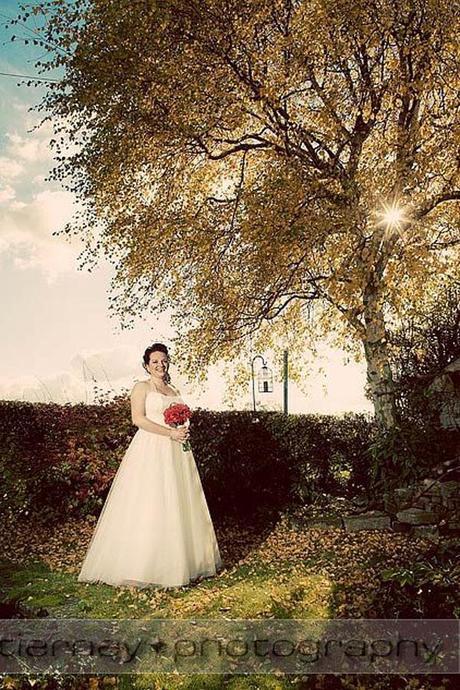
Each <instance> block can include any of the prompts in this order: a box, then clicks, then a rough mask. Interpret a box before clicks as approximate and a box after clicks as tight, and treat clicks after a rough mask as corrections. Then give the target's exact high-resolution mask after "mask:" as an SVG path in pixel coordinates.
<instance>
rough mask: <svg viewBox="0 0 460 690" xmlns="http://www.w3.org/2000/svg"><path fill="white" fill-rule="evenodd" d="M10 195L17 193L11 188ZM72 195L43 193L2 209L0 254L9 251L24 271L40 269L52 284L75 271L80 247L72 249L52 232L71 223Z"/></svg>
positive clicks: (16, 263)
mask: <svg viewBox="0 0 460 690" xmlns="http://www.w3.org/2000/svg"><path fill="white" fill-rule="evenodd" d="M9 189H10V192H9V196H10V198H11V195H12V194H13V193H14V190H12V188H9ZM73 210H74V204H73V196H72V195H71V194H70V193H68V192H64V191H51V190H47V191H43V192H38V193H36V194H34V195H33V196H32V199H31V200H30V201H29V202H28V203H26V202H23V201H17V200H13V201H12V203H10V204H9V205H4V206H3V208H2V209H1V210H0V252H2V251H7V250H8V251H9V252H10V253H11V254H12V255H13V257H14V258H13V261H14V265H15V266H16V267H18V268H20V269H22V270H25V269H28V268H32V267H39V268H41V269H42V270H43V271H44V273H45V274H46V276H47V280H48V282H53V281H54V280H55V279H56V278H57V276H58V275H60V274H61V273H63V272H67V271H72V270H75V268H76V263H77V257H78V253H79V250H80V249H81V247H76V246H75V245H74V246H72V245H71V244H69V243H68V242H65V240H64V239H63V238H62V237H53V236H52V232H53V231H55V230H58V229H60V228H62V227H63V226H64V225H65V223H66V222H67V221H68V220H70V218H71V216H72V213H73Z"/></svg>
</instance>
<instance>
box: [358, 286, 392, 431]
mask: <svg viewBox="0 0 460 690" xmlns="http://www.w3.org/2000/svg"><path fill="white" fill-rule="evenodd" d="M364 301H365V310H364V322H365V329H364V334H363V345H364V352H365V356H366V362H367V383H368V387H369V393H370V395H371V397H372V401H373V403H374V409H375V416H376V419H377V423H378V424H379V426H380V428H381V429H382V430H383V431H389V430H391V429H393V428H394V427H395V425H396V424H397V417H398V416H397V407H396V400H395V391H394V383H393V376H392V372H391V367H390V362H389V357H388V341H387V337H386V329H385V320H384V316H383V311H382V305H381V303H380V299H379V296H378V291H377V290H375V289H373V287H372V286H369V287H368V289H367V290H366V294H365V300H364Z"/></svg>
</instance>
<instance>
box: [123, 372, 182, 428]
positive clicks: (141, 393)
mask: <svg viewBox="0 0 460 690" xmlns="http://www.w3.org/2000/svg"><path fill="white" fill-rule="evenodd" d="M131 421H132V423H133V424H134V425H135V426H137V427H139V429H145V431H150V432H152V433H154V434H160V435H161V436H167V437H168V438H171V439H173V440H174V441H183V440H184V438H185V436H184V429H175V428H174V427H169V426H163V425H162V424H157V423H156V422H152V420H151V419H148V418H147V417H146V416H145V387H144V386H143V385H142V383H140V382H137V383H136V384H134V388H133V390H132V391H131Z"/></svg>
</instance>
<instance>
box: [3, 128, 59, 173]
mask: <svg viewBox="0 0 460 690" xmlns="http://www.w3.org/2000/svg"><path fill="white" fill-rule="evenodd" d="M6 137H7V139H8V141H9V143H8V144H7V146H6V154H7V156H9V157H10V160H11V159H12V160H17V159H20V160H22V161H24V162H26V163H28V164H30V163H39V162H46V163H49V162H50V161H51V160H52V156H51V151H50V147H49V140H50V138H51V136H50V129H49V127H46V126H43V127H42V128H40V129H38V130H35V131H34V132H31V133H30V134H27V136H22V135H21V134H18V133H17V132H8V133H7V135H6Z"/></svg>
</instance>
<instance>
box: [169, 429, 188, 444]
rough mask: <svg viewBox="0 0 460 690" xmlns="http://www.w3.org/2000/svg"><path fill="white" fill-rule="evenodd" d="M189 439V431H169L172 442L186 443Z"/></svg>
mask: <svg viewBox="0 0 460 690" xmlns="http://www.w3.org/2000/svg"><path fill="white" fill-rule="evenodd" d="M188 437H189V430H188V429H187V428H185V429H172V430H171V439H172V440H173V441H181V442H182V441H186V440H187V439H188Z"/></svg>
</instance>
